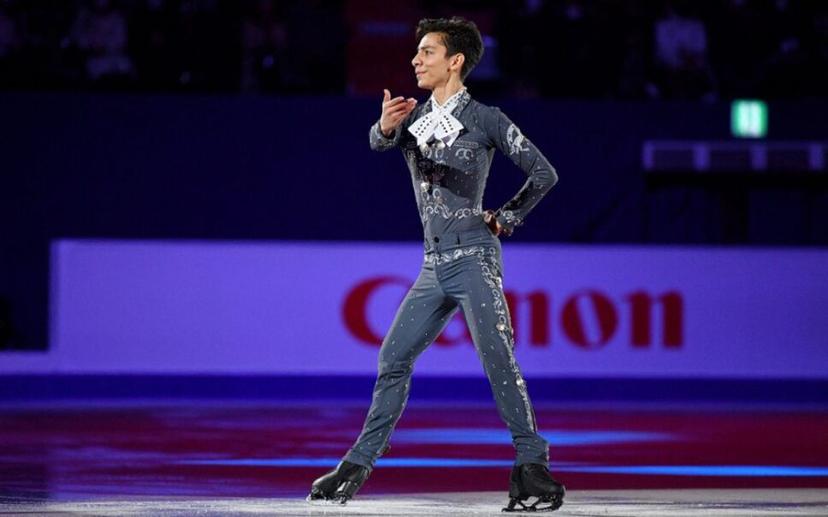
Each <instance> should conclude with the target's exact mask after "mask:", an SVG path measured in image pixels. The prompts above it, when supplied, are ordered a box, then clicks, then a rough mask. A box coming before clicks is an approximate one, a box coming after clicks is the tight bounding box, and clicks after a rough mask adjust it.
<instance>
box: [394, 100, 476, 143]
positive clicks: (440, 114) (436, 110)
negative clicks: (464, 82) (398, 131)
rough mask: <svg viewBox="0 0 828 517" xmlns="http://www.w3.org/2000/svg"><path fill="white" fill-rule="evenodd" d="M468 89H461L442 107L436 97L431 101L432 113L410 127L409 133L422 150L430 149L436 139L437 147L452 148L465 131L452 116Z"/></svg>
mask: <svg viewBox="0 0 828 517" xmlns="http://www.w3.org/2000/svg"><path fill="white" fill-rule="evenodd" d="M465 91H466V88H461V89H460V91H458V92H457V93H455V94H454V95H452V96H451V97H449V99H448V100H447V101H446V102H444V103H443V105H442V106H440V104H438V103H437V99H435V98H434V95H432V96H431V98H430V99H429V100H430V101H431V111H429V112H428V113H426V114H425V115H423V116H422V117H420V118H418V119H417V120H416V121H415V122H414V123H413V124H411V125H410V126H408V131H409V132H410V133H411V134H412V135H414V136H415V137H416V138H417V145H418V146H420V149H424V148H426V147H428V142H429V141H430V140H431V139H432V138H434V139H435V140H437V145H438V146H440V147H451V144H453V143H454V141H455V140H456V139H457V136H458V135H459V134H460V131H461V130H462V129H463V124H461V123H460V121H459V120H457V119H456V118H454V115H452V114H451V112H452V111H454V108H456V107H457V103H458V101H459V100H460V96H461V95H463V92H465Z"/></svg>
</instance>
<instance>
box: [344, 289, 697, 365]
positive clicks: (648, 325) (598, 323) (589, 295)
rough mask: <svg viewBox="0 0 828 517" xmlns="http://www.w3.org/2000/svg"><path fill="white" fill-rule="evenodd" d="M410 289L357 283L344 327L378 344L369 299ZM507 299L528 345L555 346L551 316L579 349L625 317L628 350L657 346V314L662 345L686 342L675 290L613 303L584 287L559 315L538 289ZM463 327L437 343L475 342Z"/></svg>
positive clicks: (602, 339)
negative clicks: (386, 291) (388, 290)
mask: <svg viewBox="0 0 828 517" xmlns="http://www.w3.org/2000/svg"><path fill="white" fill-rule="evenodd" d="M410 286H411V282H410V281H407V280H406V279H404V278H400V277H390V276H377V277H372V278H368V279H366V280H363V281H362V282H359V283H358V284H356V285H355V286H354V287H353V288H352V289H351V290H350V291H348V293H347V294H346V296H345V300H344V304H343V319H344V322H345V327H346V328H347V329H348V331H349V332H350V333H351V334H352V335H353V336H354V337H355V338H356V339H358V340H359V341H361V342H363V343H365V344H369V345H377V346H379V345H380V344H382V337H383V334H382V331H384V329H382V330H379V329H374V328H371V325H370V323H369V322H368V314H367V312H368V311H367V307H368V301H369V299H370V298H371V296H373V295H374V294H375V293H376V292H377V291H379V290H380V289H384V288H388V287H394V288H396V289H399V290H400V292H401V293H402V294H404V293H405V292H406V290H407V289H408V288H409V287H410ZM506 301H507V303H508V305H509V310H510V312H511V314H512V326H513V328H514V332H515V340H516V342H519V341H520V340H523V336H522V332H523V331H524V329H526V332H527V336H526V338H525V341H526V343H528V344H529V346H536V347H547V346H550V345H551V344H552V343H553V318H554V317H555V316H557V317H558V320H557V322H558V325H559V326H558V327H556V328H559V329H560V332H562V333H563V335H564V336H565V337H566V340H567V341H568V342H570V343H572V344H573V345H575V346H577V347H580V348H583V349H588V350H596V349H600V348H602V347H603V346H605V345H606V344H607V343H608V342H609V341H610V340H612V339H613V338H614V337H615V336H616V334H617V333H618V331H619V327H620V323H621V318H627V321H628V325H626V326H627V328H628V329H629V336H628V339H629V344H630V346H632V347H634V348H647V347H650V346H652V345H653V344H654V335H653V334H654V329H655V328H656V325H655V323H656V319H655V315H656V314H659V315H660V316H661V320H660V321H659V322H658V323H660V324H659V325H658V328H660V329H661V332H660V336H658V343H659V344H660V345H662V346H664V347H666V348H674V349H675V348H680V347H681V346H682V344H683V343H684V299H683V298H682V296H681V294H680V293H678V292H676V291H667V292H664V293H658V294H653V293H649V292H647V291H644V290H636V291H632V292H629V293H625V294H623V295H622V296H620V297H618V298H617V299H613V298H611V297H610V296H609V295H607V294H606V293H604V292H602V291H600V290H599V289H593V288H590V289H582V290H579V291H576V292H574V293H571V294H569V295H568V296H567V297H566V298H565V299H563V300H562V301H561V302H560V305H559V307H560V309H559V310H557V311H555V310H553V309H554V308H555V307H553V303H552V302H553V298H552V296H551V295H550V294H549V293H547V292H545V291H540V290H538V291H532V292H530V293H526V294H520V293H516V292H514V291H508V290H507V291H506ZM395 308H396V307H395ZM656 309H658V311H657V310H656ZM522 314H523V315H526V316H525V319H526V321H522V320H521V318H520V317H519V316H520V315H522ZM463 328H464V329H465V330H464V332H463V333H462V334H461V335H459V336H454V337H452V336H448V335H446V332H443V333H442V334H441V335H440V336H439V337H438V338H437V340H436V341H435V343H436V344H437V345H442V346H451V345H457V344H460V343H471V336H470V335H469V332H468V329H467V328H466V326H465V324H464V325H463ZM519 336H520V339H519Z"/></svg>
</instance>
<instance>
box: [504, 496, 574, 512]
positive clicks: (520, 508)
mask: <svg viewBox="0 0 828 517" xmlns="http://www.w3.org/2000/svg"><path fill="white" fill-rule="evenodd" d="M531 499H535V502H533V503H529V501H530V500H531ZM562 505H563V497H561V496H558V495H551V496H545V497H536V498H526V499H523V500H520V499H518V498H516V497H513V498H511V499H509V504H508V505H507V506H506V507H505V508H503V509H502V510H501V511H502V512H509V513H534V512H554V511H555V510H557V509H558V508H560V507H561V506H562Z"/></svg>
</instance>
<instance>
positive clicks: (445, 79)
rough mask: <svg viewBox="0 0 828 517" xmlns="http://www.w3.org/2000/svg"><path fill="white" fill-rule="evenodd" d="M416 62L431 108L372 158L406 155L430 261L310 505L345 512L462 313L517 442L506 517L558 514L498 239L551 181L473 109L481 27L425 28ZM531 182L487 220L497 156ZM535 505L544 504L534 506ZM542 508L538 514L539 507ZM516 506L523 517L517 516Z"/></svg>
mask: <svg viewBox="0 0 828 517" xmlns="http://www.w3.org/2000/svg"><path fill="white" fill-rule="evenodd" d="M416 37H417V41H418V42H419V46H418V48H417V54H416V55H415V56H414V59H413V60H412V61H411V64H412V65H413V66H414V72H415V75H416V77H417V86H418V87H420V88H423V89H426V90H431V98H430V99H429V100H428V101H427V102H425V103H424V104H422V105H420V106H417V101H416V100H415V99H412V98H409V99H404V98H403V97H396V98H391V94H390V92H389V91H388V90H385V91H384V94H385V95H384V98H383V102H382V115H381V117H380V120H379V121H378V122H376V123H375V124H374V125H373V126H372V127H371V130H370V144H371V148H372V149H374V150H376V151H386V150H388V149H391V148H393V147H399V148H400V149H401V150H402V153H403V156H404V158H405V160H406V162H407V164H408V168H409V171H410V173H411V181H412V184H413V186H414V194H415V196H416V198H417V207H418V208H419V212H420V218H421V220H422V223H423V230H424V234H425V259H424V261H423V266H422V269H421V271H420V275H419V277H418V278H417V280H416V282H415V283H414V285H413V286H412V287H411V290H410V291H409V292H408V294H407V295H406V297H405V299H404V300H403V302H402V304H401V305H400V307H399V309H398V311H397V315H396V317H395V319H394V323H393V324H392V326H391V329H390V330H389V332H388V334H387V335H386V336H385V339H384V340H383V343H382V348H381V349H380V352H379V372H378V376H377V381H376V385H375V388H374V395H373V401H372V404H371V408H370V410H369V412H368V416H367V418H366V421H365V426H364V428H363V430H362V433H361V434H360V436H359V438H358V439H357V440H356V443H355V444H354V446H353V447H352V448H351V449H350V450H349V451H348V453H347V454H346V455H345V457H344V458H343V460H342V461H341V462H340V463H339V465H338V466H337V468H336V469H335V470H333V471H331V472H329V473H328V474H326V475H324V476H322V477H320V478H319V479H317V480H316V481H314V483H313V486H312V488H311V493H310V495H309V496H308V499H309V500H316V499H326V500H334V501H338V502H340V503H343V504H344V503H345V502H347V501H348V500H349V499H350V498H351V497H353V495H354V494H355V493H356V492H357V490H359V488H360V487H361V486H362V484H363V483H364V482H365V480H366V479H367V477H368V475H369V474H370V472H371V470H372V469H373V466H374V462H375V461H376V460H377V458H378V457H379V456H380V455H382V453H384V452H385V451H386V450H387V447H388V440H389V438H390V437H391V432H392V430H393V428H394V426H395V425H396V423H397V420H398V419H399V417H400V415H401V414H402V411H403V408H404V406H405V403H406V401H407V399H408V392H409V384H410V383H409V380H410V378H411V372H412V367H413V364H414V361H415V360H416V358H417V357H418V356H419V355H420V353H422V352H423V351H424V350H425V349H426V348H427V347H428V346H429V345H430V344H431V343H432V342H433V341H434V339H435V338H436V337H437V336H438V335H439V334H440V332H441V331H442V330H443V328H444V327H445V326H446V324H447V322H448V321H449V318H451V316H452V315H453V314H454V313H455V312H456V311H457V310H462V311H463V315H464V316H465V319H466V323H467V324H468V326H469V330H470V331H471V334H472V337H473V340H474V345H475V348H476V350H477V354H478V356H479V357H480V360H481V362H482V363H483V367H484V369H485V371H486V375H487V377H488V379H489V382H490V383H491V386H492V392H493V394H494V398H495V401H496V403H497V409H498V411H499V412H500V416H501V418H502V419H503V421H504V422H505V423H506V425H507V426H508V428H509V431H510V432H511V434H512V441H513V443H514V446H515V448H516V450H517V459H516V461H515V466H514V468H513V469H512V473H511V479H510V488H509V497H510V501H509V504H508V507H507V508H504V510H507V511H534V510H555V509H557V508H558V507H560V506H561V504H562V503H563V496H564V492H565V491H564V487H563V485H561V484H559V483H557V482H556V481H555V480H554V479H552V478H551V477H550V475H549V471H548V469H547V463H548V459H549V458H548V443H547V442H546V441H545V440H544V439H543V437H541V436H540V434H538V431H537V425H536V423H535V415H534V412H533V410H532V405H531V403H530V401H529V396H528V394H527V392H526V383H525V382H524V380H523V377H522V376H521V373H520V370H519V368H518V365H517V363H515V357H514V355H513V347H514V339H513V335H512V325H511V321H510V317H509V310H508V307H507V305H506V299H505V297H504V295H503V288H502V283H501V278H502V274H501V272H502V262H501V255H500V253H501V248H500V241H499V240H498V235H500V234H504V235H510V234H511V233H512V231H513V229H514V228H515V227H516V226H519V225H520V224H522V222H523V220H524V218H525V217H526V214H528V213H529V211H530V210H531V209H532V208H533V207H534V206H535V205H536V204H537V203H538V201H540V200H541V198H542V197H543V196H544V195H545V194H546V193H547V192H548V191H549V189H551V188H552V186H553V185H554V184H555V183H556V182H557V179H558V177H557V174H556V173H555V169H554V168H552V166H551V165H550V164H549V162H548V161H547V160H546V158H544V156H543V155H542V154H541V153H540V151H538V149H537V148H536V147H535V146H534V145H533V144H532V143H531V142H530V141H529V140H528V139H527V138H526V137H524V136H523V134H522V133H521V131H520V129H518V128H517V126H515V124H513V123H512V122H511V121H510V120H509V119H508V118H507V117H506V116H505V115H504V114H503V113H501V112H500V110H499V109H498V108H493V107H489V106H485V105H483V104H480V103H479V102H477V101H475V100H473V99H472V98H471V96H470V95H469V93H468V91H467V90H466V88H465V87H464V86H463V80H464V79H465V78H466V76H468V74H469V72H470V71H471V70H472V68H474V66H475V65H476V64H477V63H478V62H479V61H480V57H481V56H482V54H483V41H482V38H481V36H480V32H479V31H478V30H477V27H476V26H475V24H474V23H473V22H470V21H467V20H464V19H462V18H458V17H455V18H451V19H423V20H420V22H419V24H418V25H417V33H416ZM495 149H498V150H499V151H500V152H502V153H504V154H505V155H506V156H508V157H509V158H510V159H511V160H512V161H513V162H514V163H515V165H517V166H518V167H520V168H521V169H522V170H523V172H524V173H525V174H526V175H527V179H526V182H525V183H524V184H523V187H522V188H521V189H520V190H519V191H518V193H517V195H515V197H513V198H512V199H511V200H510V201H508V202H507V203H506V204H505V205H504V206H503V207H502V208H501V209H500V210H498V211H496V212H491V211H485V212H484V211H483V209H482V199H483V190H484V188H485V186H486V178H487V176H488V174H489V167H490V166H491V163H492V157H493V155H494V150H495ZM530 497H535V498H537V500H536V501H534V502H533V503H531V504H529V503H528V499H529V498H530ZM539 504H540V506H538V505H539ZM516 506H517V507H518V509H516Z"/></svg>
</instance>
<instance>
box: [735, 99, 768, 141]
mask: <svg viewBox="0 0 828 517" xmlns="http://www.w3.org/2000/svg"><path fill="white" fill-rule="evenodd" d="M730 132H731V133H732V134H733V136H735V137H739V138H763V137H764V136H765V135H767V134H768V105H767V104H766V103H765V102H763V101H756V100H736V101H733V103H732V104H731V105H730Z"/></svg>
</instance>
